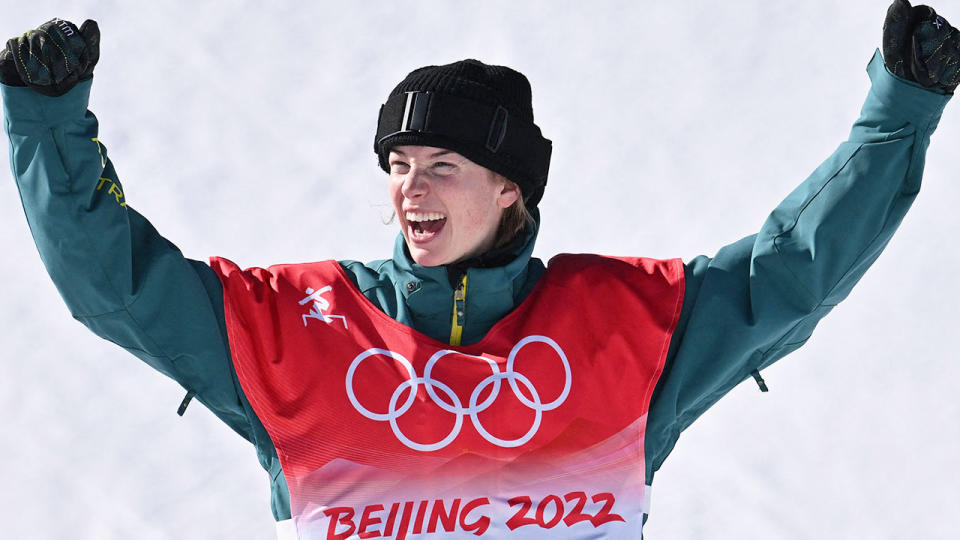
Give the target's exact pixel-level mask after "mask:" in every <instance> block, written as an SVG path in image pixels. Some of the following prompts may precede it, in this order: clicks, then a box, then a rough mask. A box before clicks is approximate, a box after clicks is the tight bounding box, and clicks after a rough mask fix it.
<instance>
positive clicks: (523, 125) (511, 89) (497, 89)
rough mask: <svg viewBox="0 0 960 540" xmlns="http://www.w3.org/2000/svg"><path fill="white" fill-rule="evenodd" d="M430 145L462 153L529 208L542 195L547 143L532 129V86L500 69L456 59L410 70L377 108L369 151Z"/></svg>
mask: <svg viewBox="0 0 960 540" xmlns="http://www.w3.org/2000/svg"><path fill="white" fill-rule="evenodd" d="M402 145H420V146H435V147H438V148H446V149H448V150H453V151H455V152H457V153H459V154H462V155H463V156H465V157H466V158H467V159H469V160H470V161H473V162H474V163H477V164H479V165H482V166H484V167H486V168H488V169H490V170H492V171H494V172H497V173H500V174H501V175H503V176H504V177H506V178H507V179H509V180H511V181H513V182H515V183H516V184H517V185H519V186H520V190H521V191H522V192H523V199H524V202H525V204H526V205H527V208H531V209H532V208H535V207H536V206H537V203H539V202H540V198H541V197H542V196H543V189H544V186H546V184H547V172H548V171H549V169H550V153H551V150H552V143H551V142H550V140H549V139H546V138H544V137H543V135H542V134H541V133H540V128H539V127H537V126H536V124H534V123H533V104H532V99H531V95H530V82H529V81H527V78H526V77H525V76H523V74H522V73H519V72H517V71H514V70H512V69H510V68H508V67H506V66H492V65H487V64H484V63H483V62H480V61H478V60H461V61H459V62H454V63H452V64H447V65H444V66H426V67H422V68H420V69H417V70H414V71H413V72H411V73H410V74H409V75H407V77H406V78H405V79H404V80H403V81H401V82H400V84H398V85H397V87H396V88H394V89H393V91H392V92H390V95H389V96H388V98H387V102H386V103H384V104H383V105H382V106H381V107H380V118H379V121H378V122H377V135H376V138H375V139H374V143H373V150H374V152H376V153H377V155H378V156H379V160H380V167H381V168H383V170H384V171H388V172H389V170H390V166H389V163H388V155H389V154H390V149H391V148H394V147H396V146H402Z"/></svg>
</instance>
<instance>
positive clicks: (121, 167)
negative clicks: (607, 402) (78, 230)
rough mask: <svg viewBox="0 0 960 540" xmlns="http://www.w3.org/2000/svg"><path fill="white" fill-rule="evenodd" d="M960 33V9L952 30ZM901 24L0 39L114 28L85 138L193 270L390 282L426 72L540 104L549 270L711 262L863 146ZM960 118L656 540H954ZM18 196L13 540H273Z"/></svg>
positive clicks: (684, 448) (695, 11)
mask: <svg viewBox="0 0 960 540" xmlns="http://www.w3.org/2000/svg"><path fill="white" fill-rule="evenodd" d="M935 7H937V8H938V11H939V12H941V13H942V14H943V15H945V16H946V17H947V18H948V19H951V20H953V21H955V22H957V23H960V2H958V1H956V0H948V1H947V0H945V1H940V2H936V4H935ZM886 8H887V3H885V2H876V1H869V2H868V1H866V0H857V1H846V2H830V1H826V0H811V1H807V2H788V1H785V0H762V1H760V0H749V1H738V2H712V3H709V2H689V1H687V2H592V3H585V2H559V1H555V2H510V1H491V0H486V1H483V2H473V1H469V2H468V1H458V2H402V3H401V2H382V1H367V2H342V1H341V2H336V3H332V2H331V3H323V2H297V3H294V2H282V3H281V2H215V3H214V2H207V3H199V2H186V1H169V2H149V3H148V2H119V1H110V0H97V1H91V0H73V1H70V2H46V1H35V2H12V1H10V2H4V6H3V8H2V10H0V11H2V18H0V37H3V38H6V37H9V36H14V35H17V34H19V33H21V32H23V31H25V30H27V29H29V28H32V27H35V26H37V25H38V24H40V23H42V22H44V21H46V20H48V19H50V18H52V17H54V16H59V17H62V18H66V19H70V20H73V21H75V22H77V23H78V24H79V23H80V22H82V21H83V19H85V18H94V19H96V20H98V21H99V23H100V28H101V31H102V35H103V41H102V43H103V45H102V57H101V61H100V64H99V65H98V66H97V69H96V78H95V81H94V87H93V94H92V102H91V110H93V111H94V112H95V113H96V114H97V116H98V118H99V120H100V122H101V130H100V140H101V141H103V142H104V144H105V145H106V146H107V147H108V148H109V150H110V156H111V157H112V159H113V161H114V163H115V165H116V168H117V171H118V174H119V175H120V179H121V181H122V182H123V185H124V190H125V193H126V197H127V201H128V203H129V204H130V205H131V206H133V207H135V208H136V209H138V210H139V211H140V212H142V213H143V214H144V215H146V216H147V217H149V218H150V219H151V220H152V222H153V223H154V225H156V227H157V228H158V229H159V230H160V231H161V232H162V233H163V234H164V235H166V236H167V237H168V238H169V239H171V240H172V241H173V242H174V243H176V244H177V245H178V246H179V247H180V248H181V249H182V250H183V252H184V254H186V255H187V256H188V257H192V258H197V259H205V258H206V257H207V256H209V255H211V254H220V255H225V256H228V257H231V258H233V259H234V260H235V261H237V262H238V263H239V264H241V265H242V266H254V265H256V266H266V265H269V264H272V263H279V262H295V261H306V260H317V259H325V258H338V259H339V258H352V259H360V260H368V259H374V258H383V257H387V256H389V255H390V251H391V247H392V242H393V238H394V236H395V234H396V232H397V230H396V225H383V224H382V218H383V217H384V216H386V215H388V214H389V210H388V208H387V204H388V199H387V196H386V175H385V174H384V173H383V172H381V171H380V170H379V168H378V167H377V165H376V159H375V156H374V154H373V152H372V141H373V134H374V130H375V127H376V119H377V110H378V107H379V105H380V103H381V102H382V101H383V99H384V98H385V97H386V95H387V93H388V92H389V91H390V89H391V88H393V86H394V85H395V84H396V83H397V82H398V81H399V80H400V79H401V78H403V77H404V76H405V75H406V74H407V72H409V71H410V70H412V69H414V68H416V67H419V66H422V65H427V64H439V63H448V62H451V61H454V60H458V59H462V58H466V57H474V58H479V59H481V60H484V61H486V62H489V63H498V64H506V65H510V66H512V67H514V68H516V69H519V70H520V71H522V72H523V73H525V74H526V75H527V76H528V77H529V78H530V80H531V82H532V84H533V100H534V111H535V115H536V120H537V123H538V124H539V125H540V126H541V128H542V129H543V131H544V133H545V134H546V135H547V136H548V137H550V138H551V139H552V140H553V143H554V157H553V162H552V166H551V174H550V183H549V185H548V188H547V191H546V196H545V198H544V200H543V202H542V204H541V209H542V213H543V231H542V234H541V235H540V238H539V242H538V244H537V255H538V256H540V257H542V258H544V259H546V258H549V257H550V256H551V255H554V254H556V253H558V252H580V251H589V252H597V253H604V254H617V255H645V256H652V257H671V256H681V257H683V258H684V259H685V260H689V259H690V258H692V257H693V256H696V255H698V254H707V255H712V254H714V253H715V252H716V251H717V249H719V248H720V247H721V246H723V245H725V244H727V243H730V242H733V241H735V240H737V239H739V238H741V237H743V236H746V235H748V234H752V233H754V232H756V231H757V230H758V229H759V227H760V225H761V223H762V222H763V220H764V218H765V217H766V215H767V214H768V213H769V211H770V210H772V209H773V208H774V206H775V205H776V204H777V203H778V202H779V201H780V200H781V199H782V198H783V197H785V196H786V195H787V194H788V193H789V192H790V191H791V189H792V188H793V187H794V186H795V185H796V184H798V183H799V182H801V181H802V180H803V179H804V178H805V177H806V176H807V175H808V174H809V173H810V172H811V171H813V170H814V168H816V166H817V165H818V164H819V163H820V162H821V161H822V160H823V159H825V158H826V157H827V156H828V155H830V153H831V152H832V151H833V150H834V148H835V147H836V146H837V145H838V144H839V143H840V142H841V141H843V140H844V139H845V138H846V136H847V134H848V132H849V128H850V126H851V125H852V123H853V121H854V120H855V119H856V118H857V115H858V112H859V107H860V105H861V104H862V102H863V99H864V97H865V96H866V92H867V89H868V86H869V82H868V78H867V75H866V73H865V72H864V68H865V66H866V64H867V61H868V60H869V59H870V57H871V55H872V54H873V51H874V49H875V48H876V47H877V46H879V44H880V36H881V26H882V23H883V19H884V15H885V12H886ZM957 107H958V104H956V103H953V104H951V105H950V106H948V108H947V111H946V113H945V114H944V117H943V119H942V121H941V123H940V129H939V130H938V131H937V133H936V134H935V135H934V137H933V142H932V144H931V147H930V150H929V153H928V159H927V166H926V173H925V177H924V189H923V190H922V191H921V193H920V196H919V199H918V200H917V202H916V204H915V206H914V208H913V210H912V211H911V212H910V214H909V215H908V216H907V218H906V220H905V221H904V223H903V225H902V227H901V229H900V231H899V232H898V233H897V235H896V236H895V238H894V239H893V241H892V242H891V243H890V245H889V247H888V248H887V250H886V252H885V253H884V254H883V255H882V256H881V257H880V259H879V261H878V262H877V263H876V265H875V267H874V268H873V269H871V270H870V272H868V273H867V275H866V277H865V278H864V279H863V281H862V282H861V284H860V285H859V286H858V287H857V288H856V289H855V290H854V291H853V293H852V294H851V295H850V297H849V298H848V299H847V301H846V302H844V303H843V304H842V305H840V306H839V307H838V308H836V309H835V310H834V312H833V313H832V314H830V316H828V317H827V319H826V320H825V321H824V322H823V323H822V324H821V326H820V328H819V329H818V330H817V331H816V332H815V333H814V336H813V338H812V339H811V340H810V342H809V343H808V344H807V345H806V346H805V347H803V348H802V349H801V350H800V351H799V352H797V353H794V354H793V355H791V356H789V357H787V358H786V359H784V360H782V361H780V362H779V363H778V364H776V365H774V366H773V367H771V368H770V369H768V370H766V371H765V372H764V377H765V379H766V381H767V383H768V385H769V386H770V392H769V393H767V394H761V393H760V392H759V391H758V389H757V386H756V384H754V383H753V382H746V383H744V384H742V385H741V386H739V387H738V388H736V389H735V390H734V391H733V392H731V393H730V395H728V396H727V397H726V398H724V399H723V400H721V401H720V402H719V404H717V405H716V406H714V407H713V408H712V409H710V410H709V411H708V412H707V413H706V414H705V415H704V416H703V417H702V418H701V419H700V420H699V421H698V422H697V423H695V424H694V425H693V426H692V427H691V428H690V429H688V430H687V431H686V432H685V433H684V434H683V435H682V436H681V438H680V441H679V443H678V445H677V447H676V449H675V451H674V452H673V454H672V455H671V457H670V458H669V459H668V460H667V462H666V464H665V466H664V467H663V469H662V470H661V471H660V473H659V474H658V475H657V478H656V482H655V487H654V495H653V506H652V514H651V517H650V520H649V522H648V526H647V527H646V535H647V537H648V538H653V539H764V540H770V539H812V538H839V539H848V538H849V539H859V538H871V539H881V538H891V539H892V538H918V539H937V538H944V539H946V538H958V536H957V535H958V530H960V512H958V510H957V508H958V504H960V495H958V485H960V474H958V472H957V469H958V463H957V457H958V456H960V422H958V418H960V405H958V404H960V398H958V397H957V389H958V388H960V366H958V365H957V360H958V358H957V354H956V352H955V336H956V328H955V327H956V326H957V323H958V322H960V316H958V312H957V303H958V299H960V285H958V281H957V279H956V269H957V268H958V267H960V255H958V252H960V249H958V247H957V245H956V238H957V234H956V232H955V231H956V230H957V227H958V224H960V217H958V215H957V212H956V209H957V206H958V204H960V178H958V166H957V161H956V156H957V150H958V147H960V114H958V111H957V110H956V109H957ZM3 176H4V177H5V181H3V182H0V250H2V253H3V256H2V258H3V279H2V280H0V298H2V303H0V326H2V328H3V329H4V330H3V333H2V340H3V343H2V347H0V351H2V352H0V354H2V358H0V368H2V375H0V482H2V487H0V538H5V539H6V538H9V539H34V538H37V539H60V538H64V539H67V538H69V539H76V538H80V539H87V538H90V539H114V538H116V539H127V538H138V539H181V538H201V539H221V538H222V539H246V538H251V539H260V538H272V537H273V536H274V527H273V520H272V517H271V515H270V508H269V488H268V484H267V478H266V474H265V473H264V472H263V471H262V470H261V469H260V466H259V464H258V463H257V460H256V458H255V452H254V449H253V447H252V446H251V445H250V444H249V443H247V442H245V441H244V440H242V439H241V438H240V437H238V436H237V435H235V434H234V433H233V432H232V431H231V430H229V429H228V428H227V427H226V426H224V425H223V424H221V423H220V422H219V421H218V420H217V419H216V418H215V417H214V416H213V415H212V414H210V413H209V412H208V411H207V410H205V409H204V408H203V407H202V406H201V405H200V404H199V403H196V402H195V403H193V404H192V405H191V407H190V408H189V409H188V410H187V413H186V415H185V416H184V417H183V418H180V417H178V416H177V415H176V414H175V411H176V409H177V406H178V405H179V403H180V400H181V398H182V397H183V393H184V392H183V390H182V389H181V388H180V387H179V386H178V385H177V384H175V383H173V382H172V381H170V380H167V379H165V378H164V377H163V376H161V375H158V374H157V373H155V372H153V371H152V370H151V369H149V368H148V367H147V366H145V365H143V364H141V363H140V362H139V361H138V360H136V359H135V358H133V357H131V356H129V355H128V354H127V353H125V352H124V351H122V350H120V349H118V348H116V347H115V346H113V345H112V344H110V343H107V342H106V341H102V340H100V339H99V338H97V337H95V336H93V335H92V334H90V333H89V332H88V331H87V330H86V329H85V328H84V327H82V326H81V325H80V324H78V323H76V322H74V321H73V320H72V319H71V318H70V315H69V313H68V311H67V309H66V308H65V307H64V305H63V303H62V301H61V300H60V298H59V296H58V294H57V292H56V290H55V289H54V287H53V286H52V284H51V283H50V281H49V279H48V277H47V276H46V273H45V271H44V269H43V267H42V265H41V263H40V259H39V257H38V256H37V253H36V249H35V248H34V246H33V244H32V241H31V238H30V233H29V230H28V227H27V224H26V220H25V219H24V218H23V215H22V211H21V208H20V202H19V197H18V194H17V190H16V187H15V185H14V182H13V179H12V178H11V177H10V175H9V174H6V173H4V174H3Z"/></svg>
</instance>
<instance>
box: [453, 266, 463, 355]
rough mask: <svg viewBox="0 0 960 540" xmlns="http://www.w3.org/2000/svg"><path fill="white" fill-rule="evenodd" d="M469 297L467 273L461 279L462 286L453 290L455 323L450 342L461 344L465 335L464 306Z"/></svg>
mask: <svg viewBox="0 0 960 540" xmlns="http://www.w3.org/2000/svg"><path fill="white" fill-rule="evenodd" d="M466 299H467V274H463V278H461V279H460V286H459V287H457V290H455V291H453V323H452V324H451V326H450V344H451V345H460V340H461V338H462V337H463V306H464V304H465V303H466Z"/></svg>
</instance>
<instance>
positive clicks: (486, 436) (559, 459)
mask: <svg viewBox="0 0 960 540" xmlns="http://www.w3.org/2000/svg"><path fill="white" fill-rule="evenodd" d="M211 265H212V266H213V268H214V269H215V270H216V271H217V273H218V275H219V276H220V278H221V280H222V282H223V285H224V303H225V312H226V318H227V330H228V335H229V338H230V348H231V353H232V355H233V359H234V365H235V367H236V370H237V374H238V377H239V380H240V383H241V385H242V386H243V389H244V392H245V394H246V396H247V398H248V399H249V400H250V403H251V405H252V406H253V408H254V410H255V411H256V413H257V415H258V417H259V418H260V420H261V421H262V422H263V424H264V426H265V427H266V429H267V431H268V432H269V434H270V436H271V438H272V439H273V442H274V444H275V446H276V448H277V453H278V455H279V457H280V460H281V464H282V465H283V470H284V474H285V475H286V478H287V483H288V485H289V488H290V495H291V509H292V511H293V513H294V519H295V521H296V522H297V525H298V530H299V531H300V534H301V537H310V538H313V537H315V536H316V537H323V536H322V534H325V535H326V537H327V538H341V537H342V538H345V537H346V536H347V535H349V534H353V532H351V528H353V529H358V528H359V530H361V532H363V531H367V532H369V531H376V532H377V534H378V535H383V536H390V535H391V534H394V535H396V537H397V538H401V537H404V536H406V535H407V534H410V535H415V534H416V533H417V532H421V533H423V532H424V531H418V530H417V523H418V521H419V523H420V528H421V529H424V530H426V528H429V520H430V517H431V514H430V512H428V510H429V505H427V506H424V507H423V508H418V509H416V510H414V509H413V507H412V504H411V505H410V508H409V511H407V510H406V508H407V506H406V505H405V504H404V503H405V502H409V501H417V500H419V501H423V502H424V503H426V501H427V500H435V501H436V502H435V503H434V504H433V509H434V510H435V511H436V512H440V514H438V515H437V516H435V520H434V526H435V528H436V527H437V526H441V525H442V526H443V527H448V526H449V527H454V528H456V527H457V526H458V525H459V526H460V527H461V529H462V530H469V529H463V528H464V527H466V526H467V525H470V523H471V522H476V519H479V517H486V518H489V519H488V520H487V522H486V527H484V531H483V534H485V535H488V536H489V535H491V534H492V535H494V536H493V537H498V538H499V537H501V536H497V534H501V535H503V537H505V538H506V537H509V538H521V537H523V536H522V535H521V533H523V532H524V531H530V532H528V533H527V534H534V532H535V529H537V528H538V527H539V528H544V527H545V526H546V525H551V519H550V516H552V515H553V514H554V513H556V514H557V515H558V516H559V515H563V514H565V513H566V514H567V516H568V517H570V516H571V515H573V514H571V513H570V512H572V508H573V507H574V506H577V504H578V502H577V501H578V500H579V497H580V495H581V494H583V495H584V496H585V497H587V498H590V497H593V500H592V503H591V504H592V506H595V507H596V508H594V509H593V510H594V513H593V514H590V515H589V516H588V517H590V516H592V517H590V519H586V518H584V519H579V518H578V517H577V516H573V518H572V519H569V520H567V521H565V522H560V526H563V527H571V531H572V530H573V529H572V527H579V529H578V530H580V529H582V530H584V531H586V529H588V528H591V527H592V529H591V530H593V533H594V534H595V533H596V530H595V529H597V528H598V527H608V526H609V527H616V526H620V527H635V530H636V531H639V526H640V524H639V520H640V519H641V516H642V513H643V508H642V499H643V489H644V488H643V484H644V482H643V480H644V478H643V476H644V460H643V432H644V427H645V421H646V413H647V409H648V407H649V401H650V395H651V392H652V391H653V388H654V385H655V384H656V382H657V379H658V377H659V375H660V372H661V371H662V369H663V362H664V359H665V357H666V353H667V347H668V345H669V342H670V336H671V334H672V332H673V329H674V327H675V325H676V322H677V319H678V317H679V312H680V307H681V304H682V297H683V266H682V264H681V262H680V261H678V260H670V261H654V260H650V259H633V258H631V259H615V258H606V257H600V256H595V255H562V256H558V257H555V258H554V259H553V260H552V261H551V262H550V265H549V268H548V270H547V272H546V274H545V275H544V276H543V277H542V278H541V280H540V282H539V283H538V285H537V287H536V288H535V289H534V291H533V292H532V293H531V294H530V296H529V297H528V298H527V299H526V300H525V301H524V302H523V303H522V304H521V305H520V306H519V307H518V308H517V309H516V310H514V311H513V312H512V313H510V314H509V315H508V316H506V317H505V318H504V319H502V320H501V321H500V322H498V323H497V324H496V325H495V326H494V327H493V328H492V329H491V330H490V331H489V332H488V334H487V336H486V337H485V338H484V339H483V340H482V341H481V342H479V343H476V344H474V345H469V346H463V347H451V346H449V345H447V344H444V343H440V342H437V341H435V340H433V339H431V338H429V337H427V336H425V335H423V334H420V333H419V332H417V331H415V330H413V329H412V328H410V327H407V326H404V325H402V324H400V323H398V322H397V321H395V320H393V319H391V318H390V317H389V316H387V315H386V314H384V313H383V312H381V311H380V310H379V309H377V308H376V307H375V306H373V305H372V304H371V303H370V302H369V301H368V300H367V299H366V298H364V297H363V296H362V295H361V294H360V293H359V291H357V290H356V289H355V288H354V287H353V285H352V283H351V282H350V280H349V279H348V278H347V276H346V275H345V274H344V273H343V270H342V269H341V267H340V266H339V264H337V263H336V262H335V261H326V262H320V263H311V264H300V265H281V266H273V267H270V268H269V269H260V268H253V269H249V270H240V269H239V268H238V267H237V266H236V265H235V264H233V263H232V262H230V261H227V260H225V259H220V258H214V259H212V260H211ZM311 293H312V294H311ZM469 294H470V290H469V288H468V290H467V295H468V298H469ZM452 306H453V300H452V298H451V309H452ZM411 390H413V391H411ZM391 400H392V403H391ZM637 484H639V485H637ZM565 490H570V491H569V492H567V491H565ZM597 494H601V495H599V498H600V500H599V501H598V500H597V496H598V495H597ZM603 494H606V495H603ZM607 495H610V498H611V500H612V498H614V497H616V498H617V500H618V501H619V502H618V503H617V504H618V505H619V506H612V509H613V510H614V512H609V513H610V514H612V515H613V516H616V517H618V518H620V519H619V520H617V519H611V520H610V522H606V523H604V520H603V516H600V518H598V517H597V516H599V515H600V514H598V513H597V511H599V510H600V509H601V506H604V504H605V503H606V500H605V499H604V497H606V496H607ZM517 497H520V499H517ZM524 497H526V498H527V501H531V503H530V505H528V506H531V507H532V508H530V509H529V514H530V519H533V520H534V521H533V522H529V523H528V522H522V519H523V517H522V516H521V518H520V519H521V521H517V519H518V518H517V516H518V515H519V514H517V513H516V512H518V510H522V507H523V505H524V504H525V503H524V502H523V498H524ZM531 497H532V499H531ZM551 497H552V498H551ZM471 498H472V499H471ZM564 500H566V505H567V506H568V507H569V508H566V509H564V508H563V505H564V504H565V503H564ZM470 501H472V502H473V504H474V508H475V509H474V510H471V512H472V515H473V518H476V519H473V518H470V519H467V517H466V516H465V515H461V516H460V522H459V523H457V522H456V519H454V518H452V517H451V518H450V519H448V520H447V521H442V522H440V521H437V520H440V519H441V518H442V517H444V514H443V512H444V511H453V512H454V514H455V513H456V511H455V510H451V509H450V508H449V506H451V505H453V504H454V503H455V502H456V505H457V507H458V508H460V507H461V505H462V506H463V507H465V506H467V504H468V502H470ZM478 501H479V502H478ZM483 501H487V502H486V503H484V502H483ZM497 501H499V505H500V508H498V507H497V504H498V502H497ZM540 502H542V503H543V504H542V505H540V504H539V503H540ZM594 503H596V504H594ZM438 505H440V508H439V509H437V506H438ZM443 505H446V506H447V507H444V506H443ZM487 505H489V507H488V508H487V507H486V506H487ZM558 505H559V506H558ZM581 506H582V504H581ZM555 507H556V508H555ZM533 508H537V509H538V510H537V511H539V512H540V514H539V518H536V517H535V516H536V515H537V513H536V512H537V511H535V510H533ZM545 508H546V509H545ZM432 511H433V510H431V512H432ZM405 515H406V521H407V522H409V523H405V522H404V516H405ZM604 515H606V514H604ZM376 516H379V517H376ZM391 516H392V521H391ZM498 516H503V517H504V519H499V518H498ZM506 516H512V521H511V520H510V519H506ZM448 517H449V516H448ZM454 517H455V516H454ZM471 519H473V521H471ZM537 519H539V521H537ZM558 520H559V518H558ZM388 524H389V529H388V528H387V525H388ZM438 524H439V525H438ZM474 524H475V523H474ZM511 525H512V527H511ZM552 526H557V524H553V525H552ZM524 527H526V528H524ZM547 528H551V527H547ZM394 529H396V530H394ZM401 529H402V530H403V532H402V533H401V532H400V531H401ZM461 529H458V530H461ZM444 530H452V529H446V528H445V529H444ZM629 530H634V529H629ZM497 531H500V532H499V533H498V532H497ZM388 532H389V533H390V534H388ZM472 532H473V534H477V533H478V529H477V528H476V527H475V528H474V530H473V531H472ZM542 532H543V531H541V533H542ZM338 534H340V536H337V535H338ZM401 534H402V535H403V536H401ZM511 534H512V535H511ZM584 534H586V532H584ZM618 534H619V533H618ZM304 535H307V536H304ZM518 535H520V536H518ZM638 535H639V534H638ZM368 536H369V535H368ZM534 536H535V535H534ZM565 537H568V536H565ZM612 537H617V536H616V535H614V536H612Z"/></svg>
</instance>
